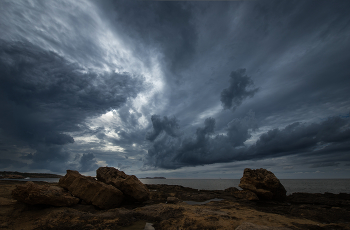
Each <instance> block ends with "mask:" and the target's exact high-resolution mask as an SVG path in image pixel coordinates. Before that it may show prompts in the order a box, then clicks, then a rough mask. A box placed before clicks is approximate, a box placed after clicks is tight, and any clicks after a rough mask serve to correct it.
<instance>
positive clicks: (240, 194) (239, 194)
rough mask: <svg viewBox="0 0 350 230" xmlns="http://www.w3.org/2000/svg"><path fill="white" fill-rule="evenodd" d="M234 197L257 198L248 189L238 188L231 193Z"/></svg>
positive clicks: (252, 199)
mask: <svg viewBox="0 0 350 230" xmlns="http://www.w3.org/2000/svg"><path fill="white" fill-rule="evenodd" d="M232 195H233V196H234V197H235V198H239V199H245V200H251V201H254V200H259V198H258V196H257V195H256V194H255V193H254V192H252V191H249V190H238V191H235V192H233V193H232Z"/></svg>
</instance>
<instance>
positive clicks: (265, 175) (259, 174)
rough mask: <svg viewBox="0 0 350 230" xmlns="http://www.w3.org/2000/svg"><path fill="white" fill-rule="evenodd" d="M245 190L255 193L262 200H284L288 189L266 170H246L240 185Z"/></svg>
mask: <svg viewBox="0 0 350 230" xmlns="http://www.w3.org/2000/svg"><path fill="white" fill-rule="evenodd" d="M238 186H239V187H241V188H242V189H243V190H249V191H252V192H254V193H255V194H256V195H257V196H258V197H259V199H261V200H284V199H286V193H287V191H286V189H285V188H284V186H283V185H282V184H281V182H280V181H279V180H278V179H277V177H276V176H275V175H274V174H273V173H272V172H270V171H268V170H266V169H263V168H261V169H255V170H254V169H249V168H246V169H244V173H243V177H242V178H241V181H240V184H239V185H238Z"/></svg>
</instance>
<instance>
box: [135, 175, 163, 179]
mask: <svg viewBox="0 0 350 230" xmlns="http://www.w3.org/2000/svg"><path fill="white" fill-rule="evenodd" d="M140 179H166V178H165V177H162V176H156V177H145V178H140Z"/></svg>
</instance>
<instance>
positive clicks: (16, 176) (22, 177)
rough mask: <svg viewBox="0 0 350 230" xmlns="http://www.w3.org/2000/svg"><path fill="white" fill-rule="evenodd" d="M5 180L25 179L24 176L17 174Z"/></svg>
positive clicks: (7, 176) (8, 176)
mask: <svg viewBox="0 0 350 230" xmlns="http://www.w3.org/2000/svg"><path fill="white" fill-rule="evenodd" d="M4 178H7V179H24V176H21V175H16V174H10V175H6V176H5V177H4Z"/></svg>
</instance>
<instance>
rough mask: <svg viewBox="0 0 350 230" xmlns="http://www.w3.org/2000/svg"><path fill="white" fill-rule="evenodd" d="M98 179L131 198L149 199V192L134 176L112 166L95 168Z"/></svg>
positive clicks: (139, 200)
mask: <svg viewBox="0 0 350 230" xmlns="http://www.w3.org/2000/svg"><path fill="white" fill-rule="evenodd" d="M96 177H97V179H98V180H100V181H102V182H104V183H106V184H109V185H113V186H114V187H116V188H118V189H119V190H121V191H122V192H123V193H124V195H126V196H128V197H129V198H131V199H132V200H135V201H138V202H143V201H146V200H148V199H149V196H150V192H149V190H148V188H147V187H146V185H144V184H143V183H142V182H141V181H140V180H139V179H138V178H137V177H136V176H134V175H132V176H129V175H127V174H125V173H124V172H123V171H119V170H118V169H116V168H113V167H100V168H99V169H97V170H96Z"/></svg>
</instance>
